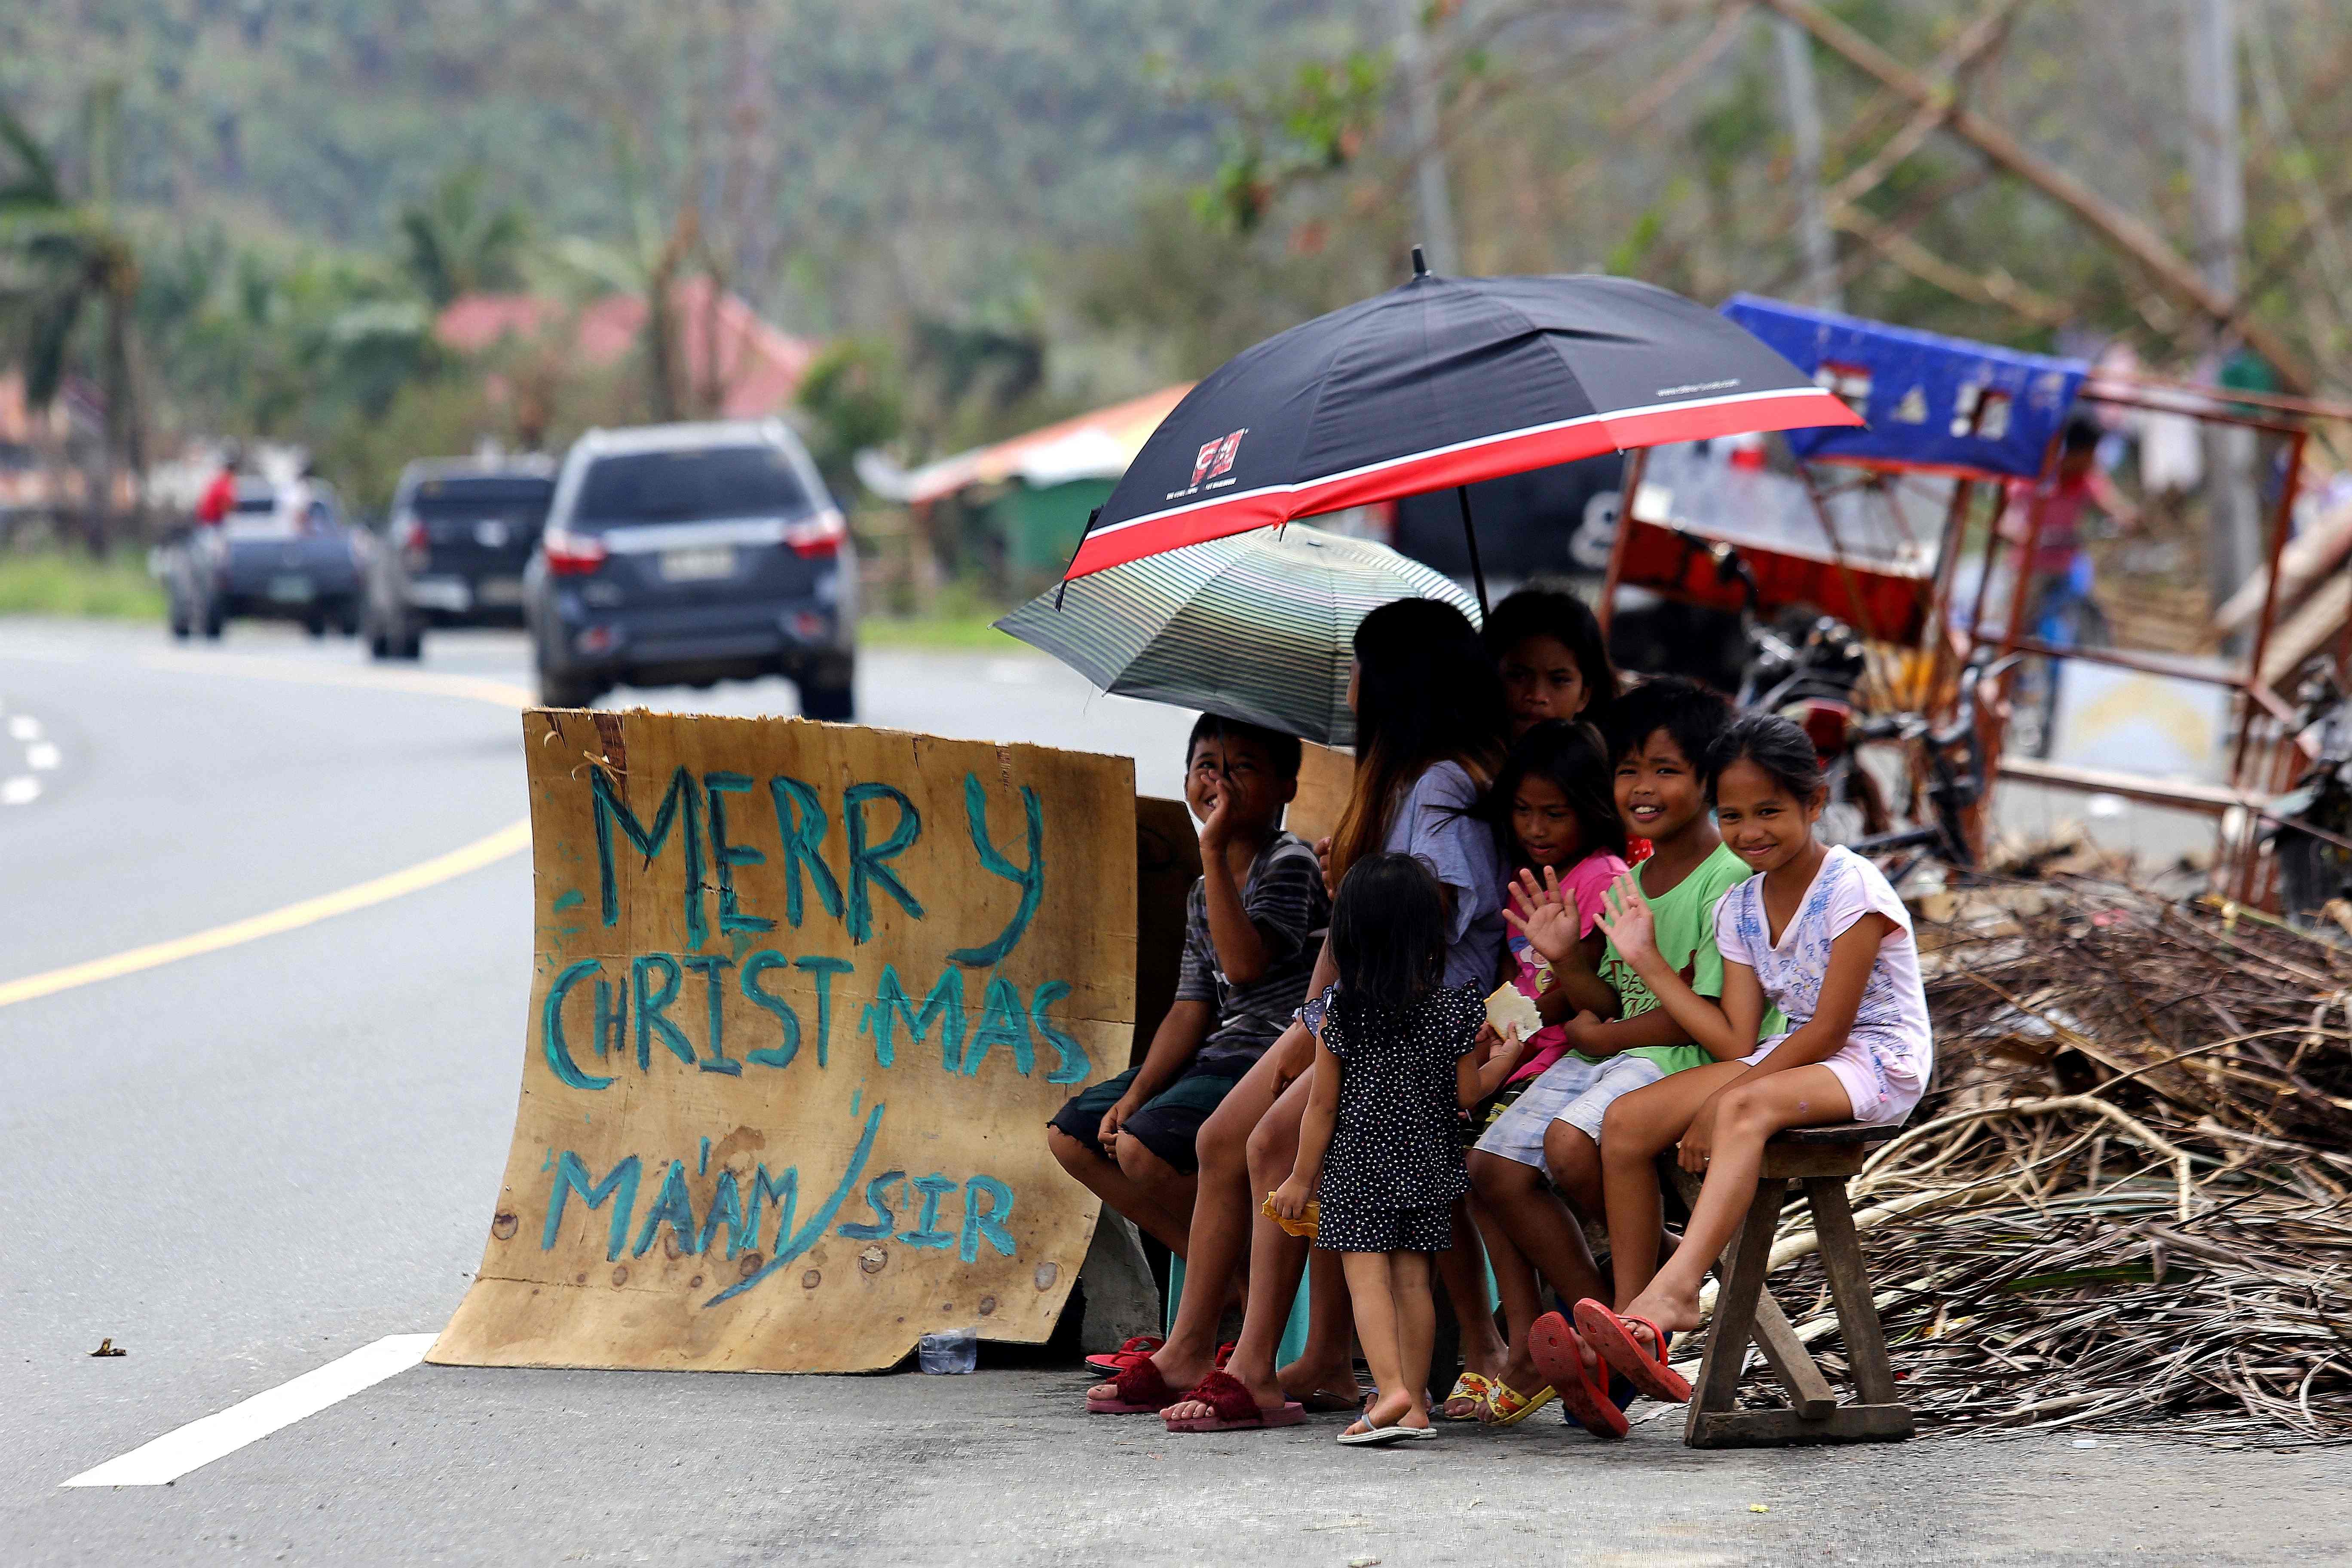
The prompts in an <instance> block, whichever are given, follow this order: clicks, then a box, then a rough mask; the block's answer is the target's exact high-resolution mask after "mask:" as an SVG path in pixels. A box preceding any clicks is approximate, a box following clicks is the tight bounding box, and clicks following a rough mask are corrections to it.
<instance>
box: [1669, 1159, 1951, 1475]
mask: <svg viewBox="0 0 2352 1568" xmlns="http://www.w3.org/2000/svg"><path fill="white" fill-rule="evenodd" d="M1897 1131H1899V1129H1897V1128H1894V1127H1863V1126H1859V1125H1857V1124H1855V1123H1853V1122H1846V1123H1843V1124H1841V1125H1838V1126H1834V1127H1807V1128H1798V1129H1793V1130H1791V1131H1787V1132H1783V1133H1781V1134H1780V1136H1779V1137H1777V1138H1775V1139H1773V1140H1772V1141H1771V1142H1769V1143H1767V1144H1766V1145H1765V1146H1764V1165H1763V1170H1762V1172H1761V1173H1760V1175H1759V1180H1758V1182H1757V1184H1756V1197H1755V1201H1754V1202H1752V1203H1751V1204H1749V1205H1748V1223H1747V1225H1746V1226H1743V1227H1742V1228H1741V1231H1740V1234H1739V1235H1738V1237H1734V1238H1733V1240H1732V1242H1731V1245H1730V1246H1728V1247H1725V1248H1724V1249H1723V1257H1722V1258H1720V1259H1719V1260H1718V1261H1717V1264H1716V1276H1717V1279H1718V1280H1719V1281H1720V1282H1721V1283H1720V1288H1719V1289H1718V1290H1717V1294H1716V1298H1715V1316H1714V1319H1713V1321H1711V1322H1710V1324H1709V1325H1708V1328H1707V1335H1706V1360H1705V1361H1704V1362H1703V1363H1700V1367H1699V1374H1698V1381H1697V1383H1696V1385H1695V1386H1694V1387H1693V1388H1692V1391H1691V1401H1690V1414H1689V1416H1688V1419H1687V1420H1686V1421H1685V1425H1684V1427H1683V1442H1684V1443H1685V1445H1687V1446H1688V1447H1693V1448H1759V1447H1782V1446H1785V1445H1788V1444H1793V1443H1874V1442H1898V1441H1900V1440H1902V1439H1903V1438H1906V1437H1908V1436H1911V1435H1912V1420H1911V1407H1910V1406H1909V1405H1905V1404H1904V1403H1903V1402H1902V1401H1901V1400H1900V1399H1898V1398H1897V1397H1896V1395H1895V1369H1894V1368H1893V1367H1892V1366H1891V1365H1890V1364H1888V1362H1887V1359H1886V1334H1885V1330H1884V1329H1882V1328H1881V1327H1880V1325H1879V1321H1878V1309H1877V1307H1876V1306H1875V1305H1874V1303H1873V1302H1872V1300H1871V1292H1870V1274H1869V1270H1868V1268H1866V1267H1865V1266H1864V1262H1863V1257H1862V1246H1861V1243H1860V1240H1859V1239H1858V1237H1856V1235H1855V1232H1854V1227H1853V1205H1851V1204H1849V1203H1848V1202H1847V1201H1846V1191H1845V1184H1846V1181H1847V1179H1848V1178H1849V1177H1851V1176H1853V1175H1856V1174H1858V1173H1860V1172H1861V1170H1862V1167H1863V1163H1864V1161H1865V1160H1867V1159H1868V1158H1869V1157H1870V1152H1871V1150H1872V1149H1873V1148H1874V1147H1875V1146H1876V1145H1878V1144H1880V1143H1884V1142H1886V1141H1887V1140H1888V1139H1890V1138H1892V1137H1894V1136H1895V1133H1896V1132H1897ZM1673 1161H1674V1155H1673V1152H1671V1151H1669V1152H1667V1153H1666V1154H1665V1155H1664V1157H1663V1160H1662V1163H1664V1164H1666V1165H1668V1166H1669V1167H1670V1168H1671V1169H1672V1171H1673V1173H1674V1181H1675V1187H1676V1189H1677V1190H1678V1191H1680V1192H1681V1194H1682V1195H1683V1200H1684V1202H1685V1203H1690V1204H1696V1202H1697V1201H1698V1190H1699V1178H1698V1177H1696V1176H1694V1175H1692V1174H1691V1173H1689V1172H1687V1171H1685V1170H1684V1169H1682V1167H1681V1166H1679V1165H1676V1164H1674V1163H1673ZM1791 1181H1797V1182H1801V1183H1803V1184H1804V1189H1805V1202H1806V1204H1807V1205H1809V1206H1810V1207H1811V1210H1812V1215H1813V1230H1814V1233H1815V1234H1816V1235H1817V1236H1819V1237H1820V1238H1821V1255H1822V1267H1823V1268H1824V1270H1825V1271H1826V1272H1827V1273H1828V1275H1829V1285H1830V1299H1831V1300H1832V1301H1833V1302H1834V1303H1835V1305H1836V1308H1837V1320H1838V1331H1839V1332H1840V1333H1841V1334H1842V1335H1843V1338H1844V1342H1845V1351H1846V1360H1847V1362H1848V1363H1849V1364H1850V1365H1851V1366H1852V1367H1853V1384H1854V1392H1855V1393H1856V1394H1858V1395H1860V1397H1859V1399H1858V1400H1857V1401H1856V1402H1855V1403H1853V1404H1851V1405H1841V1404H1839V1403H1838V1396H1837V1394H1836V1391H1834V1390H1833V1389H1832V1388H1831V1387H1830V1384H1829V1380H1828V1379H1827V1378H1825V1377H1824V1376H1822V1369H1821V1367H1820V1366H1819V1365H1818V1364H1816V1363H1815V1362H1814V1361H1813V1358H1812V1356H1811V1354H1810V1353H1809V1352H1807V1351H1806V1349H1805V1347H1804V1345H1803V1344H1802V1343H1801V1342H1799V1340H1798V1338H1797V1331H1796V1329H1795V1327H1794V1326H1793V1325H1791V1324H1790V1321H1789V1319H1788V1316H1787V1314H1786V1313H1784V1312H1782V1311H1781V1310H1780V1303H1779V1302H1778V1301H1775V1300H1773V1299H1772V1292H1771V1291H1769V1290H1768V1289H1765V1288H1764V1277H1765V1272H1766V1269H1767V1267H1768V1265H1769V1262H1770V1259H1771V1253H1772V1232H1773V1230H1774V1228H1775V1227H1776V1226H1778V1224H1779V1222H1780V1208H1781V1205H1782V1204H1783V1203H1784V1202H1785V1201H1786V1199H1787V1196H1788V1185H1789V1183H1790V1182H1791ZM1750 1342H1753V1343H1754V1344H1756V1345H1757V1346H1759V1348H1761V1349H1762V1351H1763V1352H1764V1357H1765V1359H1766V1360H1767V1361H1768V1362H1769V1363H1771V1367H1772V1371H1773V1373H1774V1375H1775V1376H1777V1377H1778V1378H1779V1379H1780V1386H1781V1387H1782V1388H1784V1389H1786V1390H1787V1391H1788V1394H1789V1401H1790V1402H1789V1404H1788V1405H1787V1406H1785V1407H1784V1408H1781V1409H1778V1410H1742V1409H1740V1408H1739V1407H1738V1390H1739V1373H1740V1370H1741V1367H1742V1365H1743V1363H1745V1362H1746V1361H1747V1359H1748V1345H1749V1343H1750Z"/></svg>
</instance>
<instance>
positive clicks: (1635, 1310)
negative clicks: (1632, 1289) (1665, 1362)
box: [1617, 1279, 1699, 1355]
mask: <svg viewBox="0 0 2352 1568" xmlns="http://www.w3.org/2000/svg"><path fill="white" fill-rule="evenodd" d="M1617 1315H1618V1316H1619V1317H1621V1318H1623V1319H1625V1320H1626V1324H1625V1331H1626V1332H1627V1333H1629V1334H1631V1335H1633V1338H1634V1339H1635V1340H1636V1341H1637V1342H1640V1344H1641V1345H1642V1348H1643V1349H1644V1350H1646V1351H1648V1352H1650V1353H1651V1354H1653V1355H1655V1354H1656V1353H1657V1352H1658V1344H1657V1342H1656V1341H1655V1340H1654V1339H1653V1338H1652V1337H1651V1334H1650V1331H1649V1330H1648V1329H1647V1328H1645V1327H1644V1326H1643V1325H1642V1324H1640V1323H1637V1322H1634V1321H1633V1319H1635V1318H1647V1319H1649V1320H1650V1321H1651V1322H1653V1323H1655V1324H1657V1325H1658V1327H1660V1328H1662V1329H1664V1330H1665V1331H1668V1332H1669V1333H1675V1332H1679V1331H1682V1330H1684V1329H1695V1328H1697V1327H1698V1325H1699V1311H1698V1292H1697V1291H1696V1290H1690V1291H1680V1290H1675V1289H1673V1288H1671V1287H1670V1286H1668V1285H1666V1284H1665V1282H1664V1279H1653V1280H1651V1281H1650V1284H1649V1288H1648V1289H1645V1290H1643V1292H1642V1293H1641V1294H1640V1295H1639V1296H1636V1297H1634V1298H1633V1300H1631V1301H1629V1302H1627V1303H1626V1304H1625V1305H1624V1306H1622V1307H1620V1308H1619V1309H1618V1310H1617Z"/></svg>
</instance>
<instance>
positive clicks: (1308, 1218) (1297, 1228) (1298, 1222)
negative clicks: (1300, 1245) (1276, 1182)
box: [1257, 1193, 1322, 1240]
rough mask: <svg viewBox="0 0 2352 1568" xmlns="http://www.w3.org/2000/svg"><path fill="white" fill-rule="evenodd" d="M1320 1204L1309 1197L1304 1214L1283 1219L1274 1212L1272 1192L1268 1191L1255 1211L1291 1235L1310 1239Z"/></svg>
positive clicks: (1313, 1231) (1313, 1232) (1312, 1235)
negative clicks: (1263, 1200)
mask: <svg viewBox="0 0 2352 1568" xmlns="http://www.w3.org/2000/svg"><path fill="white" fill-rule="evenodd" d="M1321 1206H1322V1205H1319V1204H1318V1203H1317V1202H1316V1201H1315V1200H1314V1199H1313V1198H1309V1199H1307V1212H1306V1213H1305V1214H1303V1215H1299V1216H1298V1217H1297V1219H1285V1218H1283V1217H1282V1216H1281V1215H1278V1214H1276V1213H1275V1212H1274V1194H1272V1193H1268V1194H1265V1202H1264V1203H1262V1204H1260V1205H1257V1212H1258V1213H1260V1214H1262V1215H1265V1217H1266V1218H1268V1219H1270V1220H1272V1221H1274V1223H1275V1224H1276V1225H1278V1226H1281V1227H1282V1228H1283V1229H1285V1230H1286V1231H1288V1232H1289V1233H1290V1234H1291V1235H1293V1236H1303V1237H1307V1238H1308V1239H1310V1240H1311V1239H1313V1237H1314V1235H1315V1216H1316V1215H1317V1213H1318V1211H1319V1210H1320V1208H1321Z"/></svg>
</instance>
